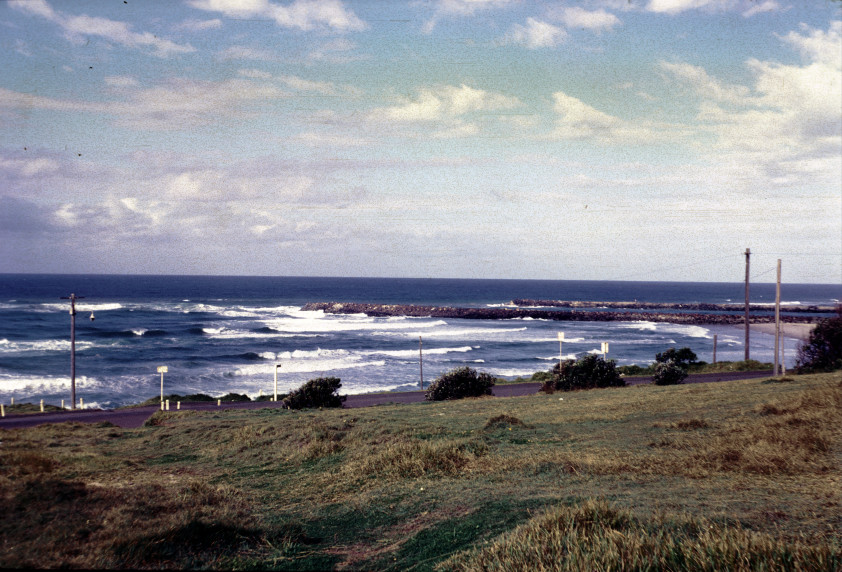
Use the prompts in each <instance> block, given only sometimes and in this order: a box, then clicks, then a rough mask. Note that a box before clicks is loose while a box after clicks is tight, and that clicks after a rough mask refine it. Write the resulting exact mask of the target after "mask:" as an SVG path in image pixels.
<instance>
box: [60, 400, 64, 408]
mask: <svg viewBox="0 0 842 572" xmlns="http://www.w3.org/2000/svg"><path fill="white" fill-rule="evenodd" d="M61 408H62V409H64V399H62V400H61Z"/></svg>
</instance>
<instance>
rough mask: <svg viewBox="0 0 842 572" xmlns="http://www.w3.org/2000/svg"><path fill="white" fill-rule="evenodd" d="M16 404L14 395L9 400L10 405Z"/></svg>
mask: <svg viewBox="0 0 842 572" xmlns="http://www.w3.org/2000/svg"><path fill="white" fill-rule="evenodd" d="M14 404H15V398H14V397H12V398H11V401H10V402H9V405H14Z"/></svg>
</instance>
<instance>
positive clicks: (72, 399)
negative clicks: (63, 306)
mask: <svg viewBox="0 0 842 572" xmlns="http://www.w3.org/2000/svg"><path fill="white" fill-rule="evenodd" d="M83 298H84V296H77V295H76V294H71V295H70V296H62V298H61V299H62V300H70V409H76V300H81V299H83Z"/></svg>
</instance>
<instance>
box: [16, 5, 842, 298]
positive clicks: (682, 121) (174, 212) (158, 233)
mask: <svg viewBox="0 0 842 572" xmlns="http://www.w3.org/2000/svg"><path fill="white" fill-rule="evenodd" d="M0 50H2V68H1V69H2V74H0V272H3V273H29V272H32V273H103V274H206V275H220V274H225V275H265V276H370V277H419V278H435V277H449V278H516V279H559V280H670V281H672V280H675V281H718V282H740V281H742V280H743V279H744V276H745V256H744V252H745V249H746V248H750V249H751V252H752V257H751V269H752V280H753V281H754V280H757V281H760V282H774V281H775V267H776V261H777V260H778V259H780V260H781V261H782V281H783V282H787V281H789V282H806V283H837V284H840V283H842V2H839V1H838V0H581V1H562V0H559V1H526V0H408V1H399V0H360V1H354V0H346V1H342V0H293V1H282V0H182V1H175V0H167V1H163V0H143V1H141V0H107V1H106V0H73V1H69V0H2V1H0Z"/></svg>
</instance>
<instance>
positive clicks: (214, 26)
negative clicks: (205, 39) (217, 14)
mask: <svg viewBox="0 0 842 572" xmlns="http://www.w3.org/2000/svg"><path fill="white" fill-rule="evenodd" d="M221 27H222V20H220V19H219V18H213V19H212V20H186V21H184V22H182V23H181V24H179V25H178V26H177V29H179V30H185V31H188V32H204V31H205V30H218V29H219V28H221Z"/></svg>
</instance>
